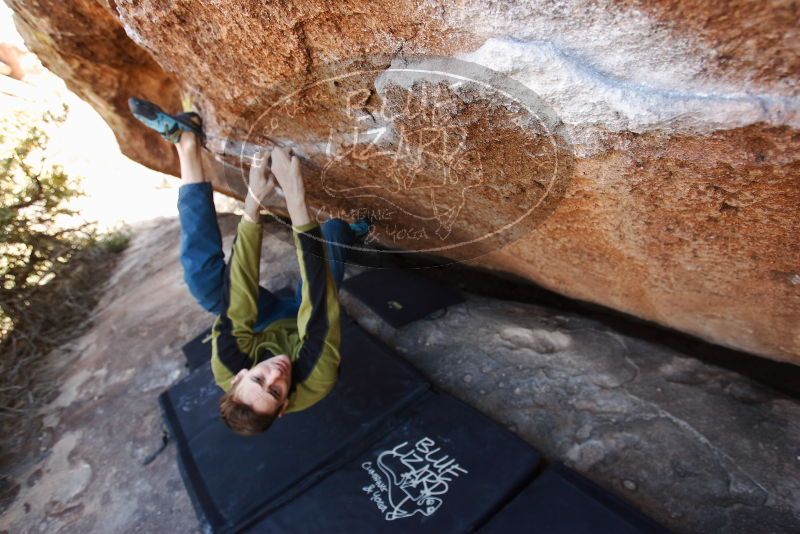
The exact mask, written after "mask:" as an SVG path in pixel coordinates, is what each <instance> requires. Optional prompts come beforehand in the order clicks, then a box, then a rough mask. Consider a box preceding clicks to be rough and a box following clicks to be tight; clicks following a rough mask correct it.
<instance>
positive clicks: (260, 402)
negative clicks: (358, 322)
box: [129, 98, 369, 435]
mask: <svg viewBox="0 0 800 534" xmlns="http://www.w3.org/2000/svg"><path fill="white" fill-rule="evenodd" d="M129 104H130V108H131V111H132V112H133V114H134V116H136V118H138V119H139V120H140V121H142V122H143V123H144V124H145V125H147V126H148V127H150V128H153V129H154V130H156V131H158V132H159V133H160V134H161V135H162V137H164V139H166V140H167V141H169V142H171V143H173V144H175V148H176V149H177V151H178V158H179V160H180V167H181V180H182V181H183V183H182V185H181V187H180V189H179V191H178V213H179V217H180V223H181V245H180V260H181V265H182V266H183V271H184V280H185V281H186V284H187V285H188V286H189V291H190V292H191V293H192V295H193V296H194V297H195V299H197V301H198V302H199V303H200V305H201V306H202V307H203V308H205V309H206V310H208V311H210V312H212V313H216V314H217V315H218V316H217V319H216V321H215V322H214V326H213V328H212V361H211V368H212V370H213V373H214V378H215V380H216V382H217V384H218V385H219V386H220V387H221V388H222V389H223V390H224V391H225V394H224V395H223V396H222V398H221V399H220V404H219V407H220V415H221V417H222V419H223V421H224V422H225V423H226V424H227V425H228V426H229V427H230V428H231V429H232V430H234V431H235V432H237V433H239V434H244V435H253V434H258V433H260V432H263V431H265V430H266V429H267V428H269V426H270V425H271V424H272V422H273V421H274V420H275V419H276V418H277V417H281V416H283V415H284V414H286V413H290V412H297V411H300V410H304V409H306V408H308V407H310V406H311V405H313V404H315V403H316V402H318V401H319V400H320V399H322V398H323V397H325V396H326V395H327V394H328V392H330V390H331V389H332V388H333V385H334V384H335V383H336V379H337V377H338V371H339V300H338V294H337V291H338V287H339V286H340V284H341V282H342V278H343V277H344V266H345V264H344V256H345V247H346V246H347V245H351V244H353V243H354V242H355V241H356V240H357V239H359V238H361V237H363V236H364V235H366V234H367V232H368V231H369V221H367V220H360V221H357V222H356V223H354V224H352V225H348V224H347V223H346V222H344V221H342V220H341V219H331V220H329V221H327V222H326V223H325V224H324V225H322V227H320V225H319V224H318V223H317V222H315V221H313V220H311V217H310V216H309V213H308V209H307V207H306V201H305V190H304V186H303V177H302V175H301V172H300V165H299V161H298V158H297V156H293V155H291V154H290V153H289V151H288V150H285V149H282V148H276V149H274V150H272V152H271V153H268V152H263V153H261V154H258V155H256V157H255V158H254V163H253V165H252V166H251V168H250V176H249V185H248V191H247V197H246V199H245V208H244V216H243V217H242V220H241V221H240V222H239V226H238V229H237V233H236V237H235V239H234V243H233V251H232V253H231V257H230V259H229V261H228V264H227V265H226V264H225V256H224V254H223V252H222V238H221V235H220V230H219V226H218V225H217V217H216V212H215V210H214V203H213V200H212V188H211V183H210V181H208V180H207V179H206V177H205V176H204V174H203V169H202V165H201V160H200V150H201V146H202V143H203V139H204V136H203V131H202V121H201V119H200V116H199V115H197V114H195V113H182V114H180V115H175V116H172V115H168V114H167V113H165V112H163V111H162V110H161V109H159V108H158V107H157V106H155V105H154V104H152V103H150V102H146V101H143V100H139V99H135V98H131V99H130V101H129ZM269 162H271V171H272V176H270V177H269V178H267V165H268V163H269ZM276 180H277V183H278V185H279V186H280V188H281V189H282V190H283V193H284V196H285V198H286V209H287V211H288V212H289V216H290V218H291V222H292V230H293V234H294V243H295V247H296V250H297V260H298V263H299V264H300V276H301V279H300V282H299V283H298V287H297V290H296V292H295V295H294V297H293V298H289V299H285V298H278V297H277V296H275V295H274V294H272V293H270V292H269V291H268V290H266V289H265V288H263V287H260V286H259V263H260V256H261V237H262V227H261V224H260V221H259V217H260V209H261V204H262V202H263V201H264V199H265V198H266V197H268V196H269V195H270V194H271V193H272V192H273V190H274V189H275V181H276ZM324 243H325V244H324Z"/></svg>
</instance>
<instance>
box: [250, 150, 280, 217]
mask: <svg viewBox="0 0 800 534" xmlns="http://www.w3.org/2000/svg"><path fill="white" fill-rule="evenodd" d="M268 166H269V152H263V151H262V152H256V153H255V155H254V156H253V164H252V165H251V166H250V178H249V180H248V184H247V198H245V201H244V217H245V219H247V220H248V221H250V222H258V219H259V209H260V208H261V204H262V203H263V202H264V199H266V198H267V197H268V196H269V195H270V194H271V193H272V191H274V189H275V178H274V177H272V176H270V177H269V178H267V167H268Z"/></svg>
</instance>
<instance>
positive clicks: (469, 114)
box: [9, 0, 800, 363]
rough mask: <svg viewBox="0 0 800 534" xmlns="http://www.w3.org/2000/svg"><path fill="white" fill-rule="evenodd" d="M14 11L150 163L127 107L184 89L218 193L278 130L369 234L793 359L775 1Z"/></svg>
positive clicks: (164, 161)
mask: <svg viewBox="0 0 800 534" xmlns="http://www.w3.org/2000/svg"><path fill="white" fill-rule="evenodd" d="M9 3H10V5H11V6H12V8H13V9H14V10H15V11H16V12H17V14H18V26H19V27H20V29H21V31H22V33H23V34H24V35H25V37H26V40H27V42H28V44H29V46H30V47H31V48H32V49H33V50H34V51H35V52H36V53H37V54H39V56H40V58H42V60H43V62H44V64H45V65H46V66H48V68H50V69H52V70H54V71H55V72H56V73H57V74H59V75H60V76H62V77H64V78H65V79H66V80H67V83H68V84H69V85H70V87H72V88H73V89H74V90H75V91H77V92H78V93H79V94H81V95H82V96H83V97H84V98H86V99H87V100H88V101H90V102H91V103H92V104H93V105H94V106H95V107H96V108H97V109H98V110H99V111H100V112H101V114H103V116H104V117H105V119H106V120H107V121H108V122H109V123H110V124H111V125H112V127H113V128H114V130H115V132H116V133H117V135H118V138H119V139H120V144H121V146H122V147H123V150H124V151H125V152H126V154H128V155H129V156H131V157H133V158H134V159H137V160H138V161H141V162H142V163H145V164H146V165H148V166H151V167H154V168H157V169H160V170H167V171H170V172H174V171H175V169H176V167H175V160H174V155H173V152H172V151H171V150H170V148H169V147H168V146H166V144H165V143H163V142H162V141H161V140H160V139H159V138H158V137H157V136H155V135H154V134H152V133H150V132H146V131H145V130H144V129H143V128H142V127H140V126H139V125H138V124H136V123H135V122H134V121H133V120H132V119H131V118H130V115H129V114H128V112H127V107H126V105H125V99H126V98H127V97H128V96H131V95H136V96H140V97H144V98H148V99H151V100H154V101H156V102H157V103H159V104H161V105H162V106H164V107H166V108H168V109H172V110H175V109H177V108H179V107H180V105H181V102H182V101H183V102H185V103H188V102H191V105H192V106H194V107H195V108H196V109H199V110H200V111H201V113H202V114H203V116H204V120H205V124H206V130H207V133H208V135H209V143H208V148H209V149H210V152H209V161H208V163H209V169H213V170H214V171H215V173H216V176H215V183H216V185H217V187H218V188H219V189H220V190H223V191H226V192H228V193H230V194H234V195H241V194H242V192H243V191H244V187H243V182H242V180H241V178H240V177H241V171H240V168H243V167H246V165H247V161H248V160H249V155H250V154H251V153H252V150H254V149H255V148H257V147H258V146H274V145H275V144H279V145H283V146H291V147H292V148H293V149H294V150H295V152H297V153H298V154H300V155H301V156H303V159H304V162H305V166H306V176H307V182H308V190H309V194H310V196H311V198H312V200H313V205H314V207H315V209H317V210H320V216H327V215H329V214H334V215H337V214H341V215H357V214H361V213H369V214H370V215H372V216H373V218H375V219H376V223H377V224H376V233H375V237H376V238H377V239H379V240H380V241H382V242H383V243H385V244H388V245H391V246H394V247H398V248H402V249H406V250H412V251H423V252H427V253H434V254H437V255H440V256H444V257H447V258H451V259H456V260H464V261H467V260H468V261H473V262H475V263H476V264H479V265H482V266H486V267H490V268H496V269H502V270H505V271H510V272H513V273H516V274H520V275H522V276H524V277H527V278H529V279H531V280H534V281H536V282H537V283H540V284H542V285H544V286H546V287H549V288H552V289H554V290H556V291H559V292H562V293H565V294H567V295H570V296H573V297H577V298H581V299H586V300H589V301H593V302H597V303H600V304H604V305H606V306H610V307H613V308H616V309H619V310H623V311H626V312H628V313H631V314H634V315H637V316H640V317H643V318H646V319H649V320H653V321H657V322H659V323H661V324H664V325H667V326H671V327H674V328H677V329H680V330H684V331H688V332H691V333H694V334H696V335H699V336H701V337H704V338H706V339H709V340H712V341H716V342H718V343H722V344H725V345H730V346H734V347H738V348H742V349H746V350H749V351H752V352H755V353H758V354H761V355H764V356H768V357H771V358H775V359H779V360H786V361H792V362H794V363H800V326H798V325H799V324H800V245H799V244H798V240H797V236H798V235H799V234H800V223H798V212H797V210H798V206H799V205H800V150H799V149H798V146H800V144H799V143H798V141H800V133H799V132H800V87H799V86H798V69H797V66H798V64H800V63H798V62H799V61H800V59H798V58H800V51H799V50H798V48H799V47H798V43H800V39H798V36H797V29H796V20H797V15H798V13H796V10H797V8H796V6H795V5H794V4H793V3H792V2H782V1H769V2H762V1H756V0H737V1H736V2H733V3H729V4H728V5H726V7H725V9H717V8H715V7H713V6H710V5H708V3H706V2H694V1H678V2H675V1H661V0H648V1H642V2H639V1H630V2H625V3H623V4H603V3H597V2H588V1H582V0H568V1H561V2H555V1H553V2H549V1H547V2H541V3H536V4H535V5H528V3H523V2H519V3H516V2H511V1H506V2H483V1H480V0H465V1H462V2H457V3H453V2H436V1H434V2H424V3H423V2H416V1H411V0H407V1H401V2H368V3H365V2H337V3H335V4H333V5H330V4H329V3H328V2H321V1H317V0H305V1H303V2H297V3H295V4H294V5H292V6H289V7H278V6H276V5H272V4H270V5H266V4H264V3H262V2H256V1H252V2H237V3H235V4H233V3H228V2H200V1H198V0H171V1H168V2H155V1H153V2H151V1H137V0H126V1H124V0H110V1H109V2H108V4H103V3H98V2H93V1H91V0H82V1H78V2H71V3H69V5H66V4H63V3H61V2H54V1H43V2H39V3H37V4H35V5H33V4H29V3H25V4H23V3H22V2H18V1H10V2H9ZM447 58H457V59H458V61H448V60H447Z"/></svg>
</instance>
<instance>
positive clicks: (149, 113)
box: [128, 97, 205, 145]
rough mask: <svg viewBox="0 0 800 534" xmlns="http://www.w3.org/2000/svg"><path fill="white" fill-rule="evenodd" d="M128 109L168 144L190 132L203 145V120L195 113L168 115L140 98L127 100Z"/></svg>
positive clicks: (175, 141)
mask: <svg viewBox="0 0 800 534" xmlns="http://www.w3.org/2000/svg"><path fill="white" fill-rule="evenodd" d="M128 107H130V108H131V113H133V116H134V117H136V118H137V119H138V120H139V121H141V122H142V124H144V125H145V126H147V127H148V128H150V129H152V130H155V131H157V132H158V133H159V134H161V137H163V138H164V139H166V140H167V141H169V142H170V143H177V142H178V141H180V139H181V134H182V133H183V132H192V133H194V134H196V135H197V138H198V139H199V140H200V142H201V143H202V144H203V145H205V134H204V133H203V119H202V118H200V115H198V114H197V113H193V112H189V113H181V114H179V115H170V114H169V113H165V112H164V110H162V109H161V108H160V107H158V106H156V105H155V104H153V103H152V102H148V101H147V100H142V99H140V98H133V97H131V98H129V99H128Z"/></svg>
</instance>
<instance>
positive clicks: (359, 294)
mask: <svg viewBox="0 0 800 534" xmlns="http://www.w3.org/2000/svg"><path fill="white" fill-rule="evenodd" d="M342 286H343V288H344V289H345V290H347V291H348V292H349V293H351V294H352V295H353V296H354V297H356V298H357V299H358V300H360V301H361V302H363V303H364V304H366V305H367V306H368V307H369V308H370V309H371V310H372V311H374V312H375V313H377V314H378V315H379V316H380V317H381V318H382V319H383V320H384V321H386V322H387V323H389V324H390V325H392V326H393V327H395V328H399V327H401V326H403V325H406V324H408V323H410V322H412V321H416V320H417V319H422V318H423V317H427V316H429V315H431V314H432V313H433V312H436V311H438V310H442V309H445V308H447V307H448V306H452V305H454V304H458V303H460V302H463V301H464V297H463V296H461V294H459V293H458V292H457V291H454V290H452V289H450V288H448V287H445V286H443V285H440V284H437V283H436V282H433V281H432V280H429V279H427V278H424V277H422V276H419V275H418V274H414V273H413V272H411V271H409V270H404V269H371V270H368V271H364V272H363V273H361V274H358V275H356V276H353V277H350V278H348V279H347V280H345V281H344V282H343V284H342Z"/></svg>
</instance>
